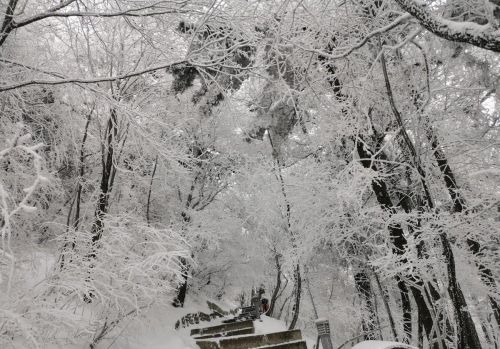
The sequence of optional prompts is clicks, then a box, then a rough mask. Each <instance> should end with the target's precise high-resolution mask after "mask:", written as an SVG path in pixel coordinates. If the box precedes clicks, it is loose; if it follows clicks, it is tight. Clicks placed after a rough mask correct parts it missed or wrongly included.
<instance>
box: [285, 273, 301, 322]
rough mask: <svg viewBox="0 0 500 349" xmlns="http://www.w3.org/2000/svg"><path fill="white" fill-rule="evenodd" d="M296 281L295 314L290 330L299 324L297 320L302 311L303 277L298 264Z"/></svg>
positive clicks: (295, 274) (295, 275)
mask: <svg viewBox="0 0 500 349" xmlns="http://www.w3.org/2000/svg"><path fill="white" fill-rule="evenodd" d="M294 281H295V303H294V305H293V316H292V321H291V322H290V326H288V329H289V330H293V329H294V328H295V326H296V325H297V320H298V319H299V312H300V296H301V293H302V278H301V275H300V265H299V264H297V266H296V268H295V273H294Z"/></svg>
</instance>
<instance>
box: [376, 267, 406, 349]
mask: <svg viewBox="0 0 500 349" xmlns="http://www.w3.org/2000/svg"><path fill="white" fill-rule="evenodd" d="M373 276H374V277H375V282H376V283H377V287H378V291H379V292H380V298H382V302H383V303H384V308H385V311H386V313H387V317H388V319H389V324H390V325H391V331H392V337H393V339H394V340H395V341H396V342H397V341H398V332H397V330H396V323H395V322H394V317H393V316H392V311H391V307H390V306H389V295H388V294H387V293H386V292H385V290H384V288H383V287H382V283H381V282H380V278H379V277H378V274H377V273H376V272H375V271H374V272H373ZM405 287H406V285H405ZM406 296H407V297H408V291H406ZM408 300H409V298H408ZM403 321H406V319H404V317H403ZM404 325H405V323H404V324H403V326H404ZM410 326H411V313H410ZM410 328H411V327H410ZM405 331H406V329H405ZM410 336H411V334H410ZM404 340H406V336H404Z"/></svg>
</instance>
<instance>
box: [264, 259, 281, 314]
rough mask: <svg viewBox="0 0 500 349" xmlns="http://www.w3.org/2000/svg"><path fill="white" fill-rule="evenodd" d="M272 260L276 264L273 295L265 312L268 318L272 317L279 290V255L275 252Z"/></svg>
mask: <svg viewBox="0 0 500 349" xmlns="http://www.w3.org/2000/svg"><path fill="white" fill-rule="evenodd" d="M274 260H275V263H276V272H277V273H276V285H275V286H274V290H273V294H272V296H271V301H270V302H269V303H270V304H269V310H268V312H267V315H268V316H273V312H274V307H275V305H276V300H277V299H278V293H279V291H280V289H281V264H280V260H279V254H278V253H276V252H275V254H274Z"/></svg>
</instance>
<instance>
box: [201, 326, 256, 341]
mask: <svg viewBox="0 0 500 349" xmlns="http://www.w3.org/2000/svg"><path fill="white" fill-rule="evenodd" d="M253 333H255V328H253V327H247V328H240V329H239V330H234V331H227V332H219V333H210V334H204V335H202V336H198V337H193V338H194V339H209V338H220V337H231V336H241V335H244V334H253Z"/></svg>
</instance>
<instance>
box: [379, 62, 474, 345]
mask: <svg viewBox="0 0 500 349" xmlns="http://www.w3.org/2000/svg"><path fill="white" fill-rule="evenodd" d="M380 61H381V64H382V72H383V75H384V81H385V86H386V90H387V97H388V99H389V104H390V106H391V110H392V112H393V114H394V117H395V119H396V122H397V123H398V125H399V127H400V130H401V131H400V132H401V134H402V135H403V139H404V141H405V143H406V146H407V150H408V152H409V153H410V155H411V160H412V162H413V165H414V166H415V168H416V169H417V172H418V174H419V175H420V176H419V177H420V180H421V183H422V188H423V191H424V195H425V199H426V203H427V206H428V209H429V210H433V209H434V203H433V200H432V197H431V194H430V191H429V187H428V185H427V180H426V173H425V170H424V169H423V168H422V165H421V163H420V159H419V158H418V155H417V152H416V150H415V146H414V145H413V143H412V141H411V139H410V137H409V136H408V134H407V132H406V128H405V125H404V124H403V121H402V118H401V114H400V113H399V110H398V109H397V108H396V104H395V101H394V97H393V94H392V89H391V84H390V81H389V75H388V73H387V65H386V62H385V57H384V54H382V55H381V58H380ZM448 168H449V166H448ZM455 204H459V201H458V200H455ZM439 236H440V240H441V244H442V247H443V256H444V257H445V264H446V268H447V276H448V293H449V296H450V298H451V300H452V303H453V307H454V310H455V316H456V319H457V325H458V328H457V334H456V335H457V337H458V348H470V349H472V348H481V343H480V341H479V337H478V334H477V330H476V327H475V325H474V322H473V321H472V317H471V316H470V313H469V311H468V310H467V302H466V300H465V297H464V296H463V294H462V290H461V289H460V285H459V284H458V281H457V278H456V270H455V257H454V255H453V250H452V248H451V245H450V243H449V240H448V237H447V236H446V233H445V232H441V233H440V234H439Z"/></svg>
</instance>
